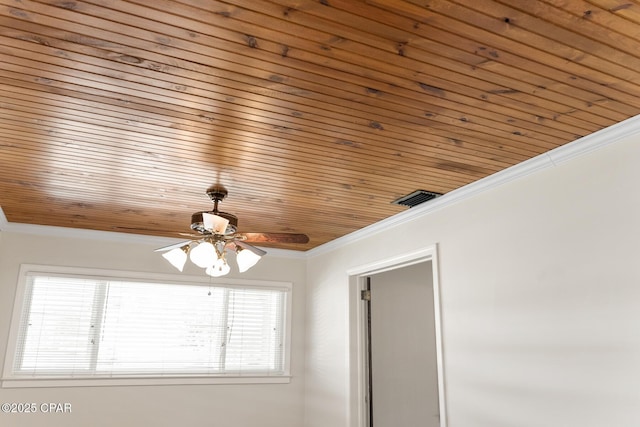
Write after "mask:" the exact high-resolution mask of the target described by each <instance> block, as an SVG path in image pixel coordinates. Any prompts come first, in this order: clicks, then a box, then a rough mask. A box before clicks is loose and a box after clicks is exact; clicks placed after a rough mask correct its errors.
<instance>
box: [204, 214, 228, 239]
mask: <svg viewBox="0 0 640 427" xmlns="http://www.w3.org/2000/svg"><path fill="white" fill-rule="evenodd" d="M202 222H203V225H204V228H206V229H207V230H208V231H210V232H212V233H213V234H225V233H226V231H227V226H228V225H229V220H228V219H226V218H223V217H221V216H218V215H213V214H210V213H207V212H204V213H203V214H202Z"/></svg>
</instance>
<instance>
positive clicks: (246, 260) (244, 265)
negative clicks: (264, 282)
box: [236, 247, 262, 273]
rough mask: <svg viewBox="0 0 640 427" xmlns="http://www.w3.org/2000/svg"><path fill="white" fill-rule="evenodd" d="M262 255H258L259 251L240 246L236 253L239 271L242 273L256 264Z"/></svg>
mask: <svg viewBox="0 0 640 427" xmlns="http://www.w3.org/2000/svg"><path fill="white" fill-rule="evenodd" d="M260 258H262V255H258V254H257V253H255V252H253V251H251V250H249V249H246V248H240V247H239V248H238V252H237V255H236V262H237V263H238V271H240V273H244V272H245V271H247V270H248V269H250V268H251V267H253V266H254V265H256V264H257V263H258V261H260Z"/></svg>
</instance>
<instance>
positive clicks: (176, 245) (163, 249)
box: [154, 240, 192, 252]
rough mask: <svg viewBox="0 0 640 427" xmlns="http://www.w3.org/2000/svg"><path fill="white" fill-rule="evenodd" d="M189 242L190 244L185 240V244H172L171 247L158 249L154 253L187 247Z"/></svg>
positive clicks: (189, 241)
mask: <svg viewBox="0 0 640 427" xmlns="http://www.w3.org/2000/svg"><path fill="white" fill-rule="evenodd" d="M191 242H192V240H187V241H186V242H180V243H174V244H173V245H169V246H165V247H163V248H158V249H156V250H154V252H164V251H170V250H171V249H176V248H181V247H183V246H185V245H188V244H189V243H191Z"/></svg>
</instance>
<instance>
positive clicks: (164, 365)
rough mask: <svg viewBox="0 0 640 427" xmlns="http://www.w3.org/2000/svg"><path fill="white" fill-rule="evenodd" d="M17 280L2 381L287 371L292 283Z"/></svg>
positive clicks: (66, 277) (68, 277)
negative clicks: (17, 295) (10, 346)
mask: <svg viewBox="0 0 640 427" xmlns="http://www.w3.org/2000/svg"><path fill="white" fill-rule="evenodd" d="M22 280H23V282H24V283H23V290H22V291H23V292H22V298H21V301H18V298H17V302H18V303H21V304H22V311H21V314H20V316H19V318H18V319H15V320H14V321H17V322H16V323H18V325H17V328H15V331H12V334H13V335H14V351H13V354H12V355H11V356H13V357H8V358H7V364H6V365H5V378H7V377H9V378H10V379H13V380H17V381H20V380H24V379H40V380H46V379H87V378H91V379H104V378H148V377H152V378H158V377H160V378H177V377H186V378H202V377H205V378H211V377H213V378H220V377H247V376H248V377H278V376H279V377H283V376H287V375H288V368H287V366H288V356H287V351H286V348H287V344H288V343H287V337H288V334H287V331H288V327H287V326H288V325H287V319H288V307H289V301H288V300H289V293H290V290H291V286H290V284H287V283H284V284H283V283H272V282H270V283H254V282H249V281H246V280H245V281H233V280H230V279H229V280H227V281H226V282H225V283H222V284H218V283H216V284H215V285H213V284H208V283H190V282H187V283H185V282H175V281H169V280H166V278H165V280H144V279H142V278H140V277H134V278H126V277H113V276H102V275H95V276H92V275H87V274H70V273H65V272H46V271H28V272H25V273H24V274H22ZM198 280H202V279H201V278H198ZM18 307H19V306H18ZM8 356H10V355H8ZM10 359H12V360H10ZM7 371H9V372H7Z"/></svg>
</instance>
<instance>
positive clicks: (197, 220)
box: [191, 210, 238, 234]
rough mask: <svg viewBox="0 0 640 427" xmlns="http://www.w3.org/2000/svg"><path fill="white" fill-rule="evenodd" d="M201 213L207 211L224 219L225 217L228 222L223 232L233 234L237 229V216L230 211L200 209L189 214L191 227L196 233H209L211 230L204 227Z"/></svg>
mask: <svg viewBox="0 0 640 427" xmlns="http://www.w3.org/2000/svg"><path fill="white" fill-rule="evenodd" d="M203 213H209V214H211V215H218V216H221V217H223V218H224V219H227V220H228V221H229V224H228V225H227V229H226V231H225V233H224V234H233V233H235V232H236V231H238V217H237V216H235V215H232V214H230V213H227V212H217V211H215V210H214V211H200V212H196V213H194V214H193V215H191V229H192V230H195V231H197V232H198V233H202V234H211V232H210V231H209V230H207V229H206V228H204V221H203V219H202V214H203Z"/></svg>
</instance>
